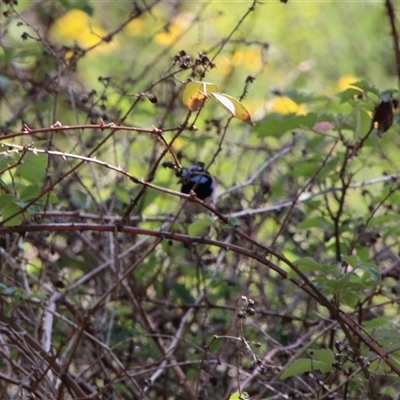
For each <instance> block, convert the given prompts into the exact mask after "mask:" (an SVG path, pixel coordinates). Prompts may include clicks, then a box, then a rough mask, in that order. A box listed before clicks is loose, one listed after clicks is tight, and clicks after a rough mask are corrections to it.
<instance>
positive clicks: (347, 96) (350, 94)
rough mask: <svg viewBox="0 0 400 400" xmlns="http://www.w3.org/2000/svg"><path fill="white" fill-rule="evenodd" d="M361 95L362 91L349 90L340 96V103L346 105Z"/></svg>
mask: <svg viewBox="0 0 400 400" xmlns="http://www.w3.org/2000/svg"><path fill="white" fill-rule="evenodd" d="M360 95H362V91H361V90H359V89H354V88H348V89H346V90H344V91H343V92H340V93H339V94H338V96H339V98H340V103H346V102H347V101H349V100H354V98H355V97H357V96H360Z"/></svg>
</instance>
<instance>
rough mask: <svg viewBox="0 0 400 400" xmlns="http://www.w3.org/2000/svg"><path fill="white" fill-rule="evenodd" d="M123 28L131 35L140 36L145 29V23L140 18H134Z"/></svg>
mask: <svg viewBox="0 0 400 400" xmlns="http://www.w3.org/2000/svg"><path fill="white" fill-rule="evenodd" d="M125 30H126V32H127V33H129V34H130V35H132V36H140V35H142V34H143V32H144V31H145V23H144V21H143V19H141V18H135V19H134V20H133V21H131V22H129V24H128V25H126V27H125Z"/></svg>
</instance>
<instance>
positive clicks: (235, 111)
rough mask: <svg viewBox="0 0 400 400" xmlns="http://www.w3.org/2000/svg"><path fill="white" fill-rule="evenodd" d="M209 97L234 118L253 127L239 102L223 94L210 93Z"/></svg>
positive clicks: (247, 113) (246, 112) (248, 115)
mask: <svg viewBox="0 0 400 400" xmlns="http://www.w3.org/2000/svg"><path fill="white" fill-rule="evenodd" d="M210 96H211V98H213V99H214V100H215V101H216V102H217V103H218V104H219V105H221V106H222V107H224V108H225V109H226V110H228V111H229V112H230V113H231V114H232V115H233V116H234V117H235V118H237V119H240V120H241V121H243V122H245V123H246V124H248V125H254V123H253V121H252V120H251V117H250V113H249V112H248V111H247V110H246V108H245V106H244V105H243V104H242V103H241V102H240V101H239V100H236V99H235V98H233V97H232V96H228V95H227V94H225V93H210Z"/></svg>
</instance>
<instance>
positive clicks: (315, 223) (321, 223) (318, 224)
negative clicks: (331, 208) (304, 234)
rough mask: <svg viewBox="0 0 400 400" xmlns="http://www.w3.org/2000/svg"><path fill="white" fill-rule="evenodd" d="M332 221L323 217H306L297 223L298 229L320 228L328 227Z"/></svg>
mask: <svg viewBox="0 0 400 400" xmlns="http://www.w3.org/2000/svg"><path fill="white" fill-rule="evenodd" d="M331 226H332V222H331V221H330V220H328V219H327V218H325V217H313V218H307V219H305V220H304V221H303V222H301V223H300V224H299V225H298V229H309V228H321V229H329V228H330V227H331Z"/></svg>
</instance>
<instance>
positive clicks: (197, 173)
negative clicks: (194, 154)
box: [178, 162, 216, 214]
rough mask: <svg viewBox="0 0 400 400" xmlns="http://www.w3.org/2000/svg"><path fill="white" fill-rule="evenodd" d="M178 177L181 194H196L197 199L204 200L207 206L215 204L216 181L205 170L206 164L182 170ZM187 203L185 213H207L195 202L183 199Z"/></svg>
mask: <svg viewBox="0 0 400 400" xmlns="http://www.w3.org/2000/svg"><path fill="white" fill-rule="evenodd" d="M178 176H179V177H180V182H181V183H182V186H181V192H182V193H186V194H190V193H191V192H194V193H195V194H196V197H198V198H199V199H200V200H203V201H204V202H205V203H206V204H208V205H212V204H214V203H215V194H216V193H215V181H214V178H213V177H212V176H211V175H210V174H209V172H208V171H206V170H205V169H204V164H203V163H201V162H199V163H197V164H196V165H191V166H189V167H187V168H182V169H181V170H180V171H179V174H178ZM182 201H185V206H184V208H183V209H184V211H185V212H187V213H188V214H199V213H202V212H207V209H206V208H205V207H203V206H202V205H201V204H199V203H196V202H194V201H190V200H186V199H183V200H182Z"/></svg>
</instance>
